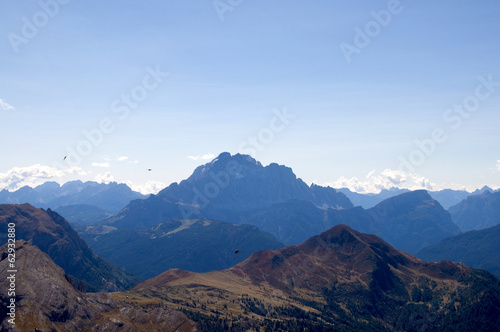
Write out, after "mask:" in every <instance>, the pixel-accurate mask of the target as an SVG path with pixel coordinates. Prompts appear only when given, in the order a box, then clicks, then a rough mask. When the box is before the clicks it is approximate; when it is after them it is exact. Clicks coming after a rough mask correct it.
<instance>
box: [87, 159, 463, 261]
mask: <svg viewBox="0 0 500 332" xmlns="http://www.w3.org/2000/svg"><path fill="white" fill-rule="evenodd" d="M183 219H208V220H220V221H225V222H229V223H232V224H250V225H255V226H257V227H259V228H260V229H261V230H262V231H265V232H268V233H271V234H272V235H274V236H275V237H276V239H278V241H281V242H283V243H284V244H298V243H301V242H303V241H305V240H306V239H307V238H309V237H311V236H314V235H317V234H319V233H321V232H323V231H325V230H327V229H329V228H330V227H332V226H334V225H337V224H340V223H344V224H347V225H350V226H351V227H354V228H356V229H359V230H360V231H363V232H369V233H373V234H376V235H378V236H380V237H382V238H383V239H385V240H387V241H388V242H389V243H391V244H392V245H394V246H396V247H397V248H399V249H402V250H406V251H408V252H410V253H415V252H417V251H418V250H420V249H423V248H424V247H426V246H428V245H430V244H433V243H435V242H437V241H439V240H440V239H442V238H445V237H448V236H452V235H456V234H458V233H459V232H460V230H459V229H458V227H456V225H454V224H453V222H452V221H451V218H450V216H449V214H448V213H447V212H446V211H445V210H444V209H443V208H442V207H441V206H440V204H439V203H438V202H437V201H435V200H433V199H432V197H430V196H429V194H428V193H426V192H425V191H415V192H406V193H403V194H400V195H397V196H395V197H391V198H389V199H386V200H385V201H384V202H381V203H379V204H378V205H377V206H375V207H373V208H371V209H368V210H365V209H363V208H361V207H357V208H353V204H351V202H350V201H349V199H348V198H347V197H346V196H345V195H344V194H342V193H340V192H337V191H336V190H335V189H333V188H330V187H321V186H317V185H311V186H307V185H306V184H305V183H304V182H303V181H302V180H300V179H299V178H297V177H296V176H295V174H293V172H292V170H291V169H290V168H288V167H285V166H280V165H277V164H270V165H269V166H266V167H264V166H262V165H261V164H260V163H259V162H257V161H256V160H255V159H253V158H251V157H250V156H245V155H239V154H236V155H234V156H231V155H230V154H228V153H222V154H221V155H219V156H218V157H217V158H216V159H214V160H213V161H212V162H210V163H207V164H205V165H203V166H200V167H198V168H197V169H196V170H195V171H194V172H193V174H192V175H191V176H190V177H189V178H188V179H186V180H184V181H182V182H180V183H179V184H177V183H174V184H172V185H170V186H169V187H167V188H165V189H164V190H162V191H161V192H160V193H158V195H151V196H150V197H149V198H147V199H144V200H134V201H132V202H130V203H129V204H128V205H127V206H126V207H125V208H124V209H123V210H121V211H120V212H119V213H117V214H115V215H114V216H112V217H110V218H108V219H106V220H104V221H102V222H101V223H100V224H101V225H106V226H108V227H113V228H116V229H125V228H128V229H140V228H141V229H142V228H151V227H155V225H157V224H159V223H164V222H168V221H171V220H183ZM82 235H83V233H82ZM83 236H84V237H86V236H85V235H83ZM86 238H87V237H86ZM123 242H124V243H125V242H126V240H125V239H123ZM90 245H91V246H93V245H94V244H92V243H90ZM100 249H103V248H100Z"/></svg>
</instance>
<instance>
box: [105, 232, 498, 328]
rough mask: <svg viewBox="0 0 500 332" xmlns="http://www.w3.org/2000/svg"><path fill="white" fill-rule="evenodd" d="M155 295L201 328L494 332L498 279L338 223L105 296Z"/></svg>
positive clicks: (141, 299)
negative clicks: (215, 266)
mask: <svg viewBox="0 0 500 332" xmlns="http://www.w3.org/2000/svg"><path fill="white" fill-rule="evenodd" d="M114 296H115V297H116V298H117V299H122V300H123V299H124V298H126V297H127V296H128V297H129V300H130V301H137V302H142V303H148V302H154V301H158V300H159V299H161V300H162V301H164V302H166V303H168V305H169V306H171V307H174V306H175V307H177V308H180V309H181V310H182V311H183V312H185V313H186V314H187V316H188V317H190V318H191V319H193V320H194V321H196V322H197V323H198V326H200V327H203V331H221V330H229V327H231V329H232V330H251V331H258V330H269V331H291V330H296V331H304V330H307V331H424V330H425V331H464V330H470V329H474V330H478V331H496V330H498V326H499V324H500V280H499V279H498V278H496V277H495V276H493V275H492V274H490V273H488V272H486V271H481V270H474V269H472V268H470V267H468V266H465V265H463V264H459V263H452V262H449V261H443V262H440V263H432V262H425V261H422V260H420V259H418V258H415V257H413V256H411V255H409V254H407V253H404V252H402V251H399V250H397V249H395V248H393V247H392V246H390V245H389V244H387V243H386V242H384V241H383V240H381V239H380V238H378V237H376V236H374V235H367V234H363V233H360V232H357V231H355V230H353V229H351V228H349V227H348V226H345V225H338V226H335V227H333V228H332V229H330V230H328V231H326V232H324V233H322V234H320V235H318V236H315V237H312V238H310V239H308V240H307V241H305V242H304V243H302V244H299V245H290V246H287V247H285V248H282V249H279V250H266V251H260V252H257V253H254V254H253V255H252V256H250V257H249V258H248V259H246V260H245V261H244V262H242V263H240V264H238V265H236V266H234V267H232V268H230V269H227V270H222V271H212V272H208V273H202V274H200V273H193V272H188V271H182V270H178V269H173V270H169V271H167V272H165V273H163V274H161V275H159V276H157V277H155V278H152V279H149V280H147V281H144V282H143V283H141V284H139V285H137V286H136V287H135V288H134V289H133V290H131V291H128V292H125V293H117V294H114Z"/></svg>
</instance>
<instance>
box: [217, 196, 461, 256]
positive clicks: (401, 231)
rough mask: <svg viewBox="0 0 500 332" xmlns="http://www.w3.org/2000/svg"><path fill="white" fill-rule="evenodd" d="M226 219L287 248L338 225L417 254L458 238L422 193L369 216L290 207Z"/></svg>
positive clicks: (372, 211) (289, 204) (371, 211)
mask: <svg viewBox="0 0 500 332" xmlns="http://www.w3.org/2000/svg"><path fill="white" fill-rule="evenodd" d="M226 219H229V220H237V222H238V223H246V224H251V225H256V226H257V227H259V228H260V229H262V230H264V231H267V232H269V233H271V234H273V235H274V236H276V238H277V239H278V240H280V241H283V242H284V243H285V244H297V243H300V242H302V241H304V240H306V239H307V238H308V237H310V236H313V235H315V234H319V233H321V232H323V231H325V230H327V229H329V228H330V227H332V226H334V225H338V224H346V225H349V226H350V227H352V228H354V229H356V230H359V231H362V232H366V233H370V234H376V235H377V236H380V237H382V238H383V239H384V240H386V241H388V242H389V243H391V245H393V246H395V247H397V248H398V249H401V250H404V251H407V252H409V253H415V252H417V251H418V250H420V249H422V248H424V247H426V246H428V245H430V244H432V243H435V242H437V241H439V240H441V239H442V238H445V237H448V236H452V235H456V234H458V233H460V230H459V229H458V227H457V226H456V225H455V224H454V223H453V222H452V221H451V217H450V215H449V214H448V212H446V211H445V210H444V209H443V208H442V207H441V205H439V203H438V202H437V201H435V200H434V199H432V197H430V195H429V194H428V193H427V192H426V191H424V190H418V191H413V192H407V193H404V194H400V195H397V196H394V197H391V198H389V199H386V200H384V201H383V202H381V203H379V204H377V205H376V206H375V207H373V208H371V209H368V210H365V209H363V208H362V207H356V208H352V209H344V210H334V209H328V210H322V209H319V208H317V207H315V206H314V205H312V204H311V203H308V202H304V201H289V202H285V203H281V204H275V205H273V206H271V207H269V208H266V209H261V210H256V211H250V212H247V213H242V214H236V215H234V216H231V215H227V216H226Z"/></svg>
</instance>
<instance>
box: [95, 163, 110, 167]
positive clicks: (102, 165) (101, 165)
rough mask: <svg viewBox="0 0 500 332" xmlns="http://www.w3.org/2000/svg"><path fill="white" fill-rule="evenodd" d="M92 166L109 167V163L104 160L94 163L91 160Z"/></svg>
mask: <svg viewBox="0 0 500 332" xmlns="http://www.w3.org/2000/svg"><path fill="white" fill-rule="evenodd" d="M92 166H94V167H103V168H107V167H109V163H108V162H105V163H96V162H93V163H92Z"/></svg>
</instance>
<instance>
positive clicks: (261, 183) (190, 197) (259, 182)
mask: <svg viewBox="0 0 500 332" xmlns="http://www.w3.org/2000/svg"><path fill="white" fill-rule="evenodd" d="M157 196H159V197H162V198H166V199H168V200H169V201H173V202H182V203H184V204H189V205H194V206H199V207H201V208H202V209H205V208H206V207H207V206H208V205H210V206H211V208H213V209H225V210H228V209H230V210H236V211H247V210H252V209H259V208H263V207H268V206H270V205H272V204H276V203H281V202H285V201H288V200H291V199H300V200H305V201H309V202H312V203H313V204H315V205H317V206H322V207H331V208H335V209H336V208H350V207H352V204H351V202H350V201H349V199H347V197H345V195H344V194H341V193H338V192H336V191H335V190H334V189H332V188H323V187H321V188H320V187H319V186H311V187H310V186H308V185H307V184H306V183H305V182H304V181H302V180H301V179H300V178H297V176H296V175H295V174H294V173H293V171H292V169H291V168H290V167H287V166H284V165H278V164H277V163H271V164H269V165H267V166H262V164H261V163H260V162H259V161H257V160H255V159H254V158H252V157H251V156H249V155H242V154H239V153H238V154H235V155H231V154H230V153H228V152H223V153H221V154H220V155H219V156H218V157H217V158H215V159H214V160H212V161H210V162H208V163H206V164H204V165H201V166H199V167H197V168H196V169H195V170H194V172H193V174H192V175H191V176H190V177H189V178H187V179H186V180H183V181H181V182H180V183H173V184H171V185H170V186H168V187H167V188H165V189H163V190H162V191H160V192H159V193H158V195H157Z"/></svg>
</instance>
